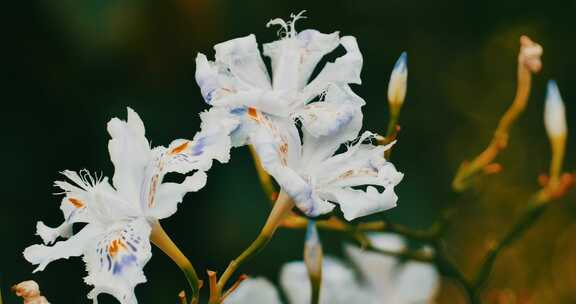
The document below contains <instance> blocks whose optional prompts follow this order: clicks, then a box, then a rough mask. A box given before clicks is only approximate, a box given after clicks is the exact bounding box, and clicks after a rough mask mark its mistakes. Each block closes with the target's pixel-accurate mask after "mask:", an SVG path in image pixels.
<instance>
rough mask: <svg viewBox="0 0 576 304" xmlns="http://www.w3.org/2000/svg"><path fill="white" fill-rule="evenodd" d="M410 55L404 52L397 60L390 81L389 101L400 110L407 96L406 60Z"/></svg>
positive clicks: (394, 107)
mask: <svg viewBox="0 0 576 304" xmlns="http://www.w3.org/2000/svg"><path fill="white" fill-rule="evenodd" d="M407 58H408V55H407V54H406V52H403V53H402V55H400V58H398V60H397V61H396V64H395V65H394V69H393V70H392V74H390V82H388V102H389V103H390V107H391V108H392V109H396V110H399V109H400V107H401V106H402V104H403V103H404V99H405V98H406V87H407V81H408V66H407V64H406V60H407Z"/></svg>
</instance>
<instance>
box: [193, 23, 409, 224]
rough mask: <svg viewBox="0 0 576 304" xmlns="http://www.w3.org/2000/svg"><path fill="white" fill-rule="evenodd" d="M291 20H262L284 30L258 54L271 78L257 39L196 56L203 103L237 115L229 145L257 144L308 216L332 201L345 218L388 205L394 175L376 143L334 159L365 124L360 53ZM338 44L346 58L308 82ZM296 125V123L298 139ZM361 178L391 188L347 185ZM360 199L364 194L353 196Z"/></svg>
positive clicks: (352, 43) (352, 44) (348, 42)
mask: <svg viewBox="0 0 576 304" xmlns="http://www.w3.org/2000/svg"><path fill="white" fill-rule="evenodd" d="M292 17H293V18H292V20H291V21H288V22H286V21H284V20H281V19H274V20H272V21H270V22H269V23H268V25H280V26H281V30H280V35H281V39H280V40H278V41H275V42H272V43H268V44H265V45H264V54H265V55H266V56H268V57H270V58H271V60H272V80H270V77H269V75H268V72H267V70H266V66H265V64H264V62H263V60H262V57H261V56H260V52H259V50H258V44H257V42H256V39H255V37H254V35H249V36H246V37H242V38H237V39H233V40H230V41H227V42H224V43H220V44H218V45H216V46H215V47H214V49H215V50H216V56H215V58H216V60H215V61H214V62H209V61H208V60H207V58H206V56H205V55H203V54H199V55H198V56H197V58H196V65H197V66H196V81H197V82H198V85H199V86H200V89H201V91H202V95H203V96H204V99H205V101H206V102H207V103H209V104H211V105H212V106H213V109H214V108H223V109H226V111H228V112H229V113H230V114H231V115H232V116H234V117H237V118H238V127H237V128H235V130H234V131H233V132H232V134H231V136H232V137H233V142H234V144H235V145H243V144H251V145H253V146H254V147H255V149H256V152H257V154H258V156H259V158H260V160H261V162H262V165H263V167H264V169H265V170H266V171H267V172H268V173H269V174H270V175H272V176H273V177H274V178H275V179H276V181H277V182H278V183H279V184H280V186H281V187H282V190H283V191H285V192H286V193H287V194H288V195H289V196H290V197H291V198H292V199H293V200H294V202H295V204H296V205H297V206H298V207H299V208H300V210H302V212H304V213H305V214H306V215H308V216H318V215H321V214H325V213H327V212H330V211H331V210H332V209H333V208H334V205H332V204H330V203H328V201H332V202H335V203H338V204H340V205H341V206H343V207H342V209H343V211H344V213H345V215H346V218H347V219H353V218H356V217H358V216H362V215H366V214H369V213H372V212H377V211H380V210H383V209H386V208H389V207H391V206H393V204H394V203H395V197H392V196H390V195H389V194H390V191H391V190H388V189H391V188H392V187H393V185H395V184H396V183H397V181H399V177H398V176H399V175H398V173H397V172H396V171H395V170H393V166H392V165H391V164H389V163H386V162H385V161H384V159H383V158H382V159H378V158H377V157H376V156H375V155H376V154H377V153H376V150H377V149H381V148H376V147H374V146H369V145H364V144H362V141H363V140H364V139H367V138H368V137H369V136H363V137H362V138H361V140H359V142H358V144H356V145H354V146H353V147H351V148H350V149H349V150H348V151H347V152H346V153H342V154H340V155H337V156H332V155H333V154H334V153H335V152H336V150H337V149H338V148H339V147H340V145H341V144H343V143H345V142H347V141H350V140H352V139H354V138H356V137H357V136H358V132H359V131H360V128H361V126H362V112H361V107H362V106H363V105H364V101H363V100H362V99H361V98H360V97H359V96H357V95H356V94H354V92H353V91H352V90H351V89H350V87H349V84H350V83H357V84H359V83H360V82H361V80H360V71H361V69H362V61H363V59H362V55H361V53H360V50H359V48H358V45H357V42H356V39H355V38H354V37H352V36H345V37H341V38H340V37H339V35H338V33H337V32H335V33H332V34H323V33H320V32H318V31H316V30H305V31H302V32H299V33H297V32H296V29H295V23H296V21H297V20H298V19H300V18H303V17H302V15H301V14H299V15H296V16H292ZM339 45H341V46H343V47H344V49H345V50H346V54H345V55H343V56H341V57H339V58H338V59H336V60H335V61H334V62H329V63H327V64H326V66H325V67H324V69H323V70H322V71H321V72H320V73H319V74H318V75H317V76H316V77H315V78H314V79H310V77H311V75H312V72H313V70H314V68H315V66H316V64H317V63H318V62H319V61H320V60H321V59H322V57H323V56H324V55H326V54H329V53H330V52H332V51H333V50H334V49H335V48H336V47H338V46H339ZM296 121H299V122H301V124H302V133H303V136H304V139H303V140H304V144H303V145H302V142H301V139H300V135H299V132H298V129H297V126H296ZM380 152H382V154H383V151H380ZM391 181H392V182H391ZM372 182H374V183H372ZM394 182H395V183H394ZM366 184H371V185H377V186H385V187H387V191H384V194H385V195H379V194H378V191H377V190H376V188H374V187H369V188H368V189H367V191H361V190H354V189H352V187H354V186H359V185H366ZM391 185H392V187H388V186H391ZM362 193H364V194H362ZM359 198H360V199H363V200H361V201H354V202H352V200H353V199H354V200H357V199H359ZM391 202H394V203H391Z"/></svg>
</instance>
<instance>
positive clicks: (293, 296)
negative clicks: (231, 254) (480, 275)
mask: <svg viewBox="0 0 576 304" xmlns="http://www.w3.org/2000/svg"><path fill="white" fill-rule="evenodd" d="M370 240H371V241H372V242H373V245H374V246H376V247H378V248H380V249H383V250H391V251H400V250H403V249H404V247H405V244H404V241H403V240H402V239H401V238H400V237H399V236H397V235H393V234H386V233H379V234H373V235H370ZM346 252H347V253H348V255H349V256H350V258H351V260H352V262H353V263H354V265H355V266H356V268H357V269H358V270H359V272H360V276H358V275H356V273H355V272H354V271H353V270H352V269H351V268H350V267H348V266H346V265H345V264H343V263H342V262H340V261H339V260H337V259H334V258H326V259H325V260H324V263H323V267H322V287H321V292H320V303H321V304H348V303H365V304H421V303H432V302H433V300H434V297H435V295H436V292H437V291H438V288H439V283H440V277H439V274H438V272H437V270H436V269H435V268H434V266H433V265H431V264H426V263H422V262H411V261H409V262H400V261H398V259H396V258H394V257H390V256H386V255H382V254H380V253H374V252H365V251H363V250H361V249H359V248H358V247H355V246H347V247H346ZM280 285H281V286H282V289H283V290H284V292H285V294H286V297H287V299H288V303H290V304H307V303H310V297H311V288H310V281H309V278H308V272H307V270H306V265H305V264H304V262H290V263H287V264H285V265H284V266H283V267H282V270H281V272H280ZM251 295H261V296H262V297H261V298H258V300H255V301H250V299H251ZM264 295H268V296H266V297H264ZM272 295H277V291H276V289H275V288H274V286H273V285H272V284H271V283H269V282H268V281H267V280H266V279H263V278H256V279H248V280H246V281H244V282H242V284H240V286H239V287H238V289H236V290H235V291H234V292H233V293H232V294H231V295H230V297H229V298H228V299H227V300H226V301H224V303H225V304H248V303H250V304H265V303H266V304H268V303H272V304H276V303H280V301H279V300H278V299H277V296H275V297H273V296H272Z"/></svg>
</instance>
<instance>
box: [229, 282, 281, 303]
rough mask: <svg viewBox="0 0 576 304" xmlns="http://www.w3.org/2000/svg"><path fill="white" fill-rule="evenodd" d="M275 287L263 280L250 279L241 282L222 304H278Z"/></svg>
mask: <svg viewBox="0 0 576 304" xmlns="http://www.w3.org/2000/svg"><path fill="white" fill-rule="evenodd" d="M280 303H282V301H280V296H279V294H278V291H277V290H276V287H274V285H272V283H270V281H268V280H266V279H265V278H250V279H247V280H245V281H243V282H242V283H241V284H240V286H239V287H238V288H237V289H236V290H234V292H233V293H231V294H230V295H229V296H228V297H227V298H226V300H224V304H280Z"/></svg>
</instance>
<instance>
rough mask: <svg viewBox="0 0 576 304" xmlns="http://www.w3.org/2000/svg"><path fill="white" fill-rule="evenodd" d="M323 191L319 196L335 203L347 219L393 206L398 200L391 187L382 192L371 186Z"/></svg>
mask: <svg viewBox="0 0 576 304" xmlns="http://www.w3.org/2000/svg"><path fill="white" fill-rule="evenodd" d="M324 191H325V192H323V193H322V194H321V196H322V197H324V198H326V199H328V200H329V201H332V202H335V203H337V204H338V205H339V206H340V209H341V210H342V213H344V218H345V219H346V220H348V221H351V220H353V219H356V218H358V217H362V216H366V215H370V214H374V213H378V212H381V211H384V210H388V209H391V208H394V207H396V201H398V196H396V194H395V193H394V190H393V189H392V188H387V189H385V190H384V191H383V192H382V193H380V192H378V190H377V189H376V188H374V187H372V186H368V187H367V188H366V191H364V190H358V189H352V188H332V189H326V190H324Z"/></svg>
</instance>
